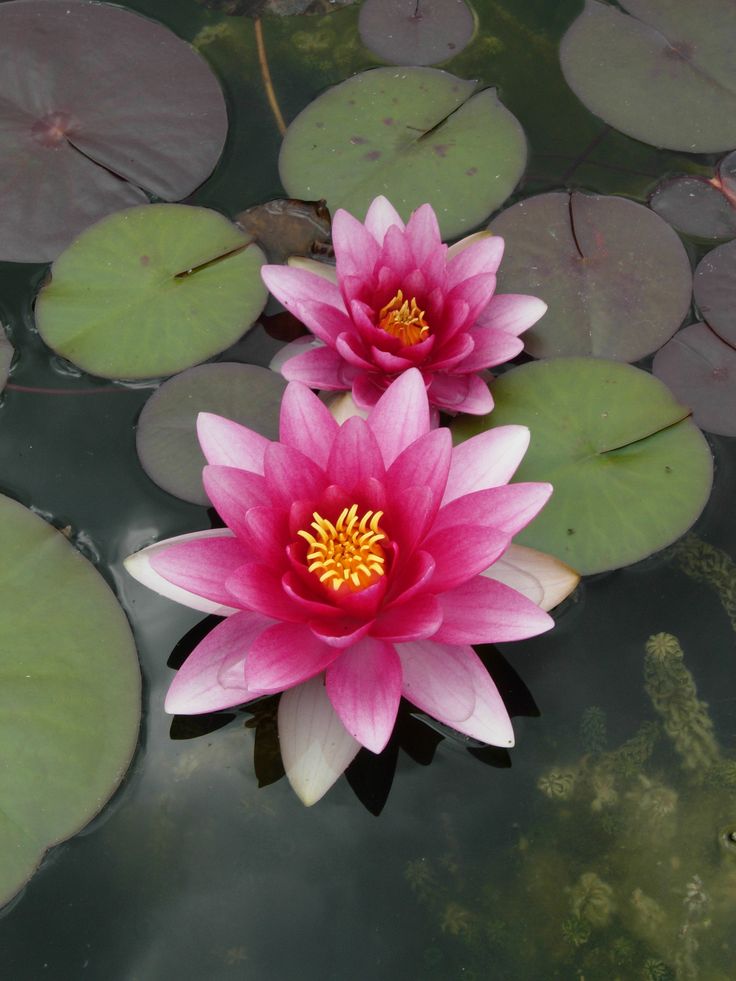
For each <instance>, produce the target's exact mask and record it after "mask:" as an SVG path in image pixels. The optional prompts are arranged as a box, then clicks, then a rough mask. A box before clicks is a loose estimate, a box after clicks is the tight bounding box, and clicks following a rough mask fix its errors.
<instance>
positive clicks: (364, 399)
mask: <svg viewBox="0 0 736 981" xmlns="http://www.w3.org/2000/svg"><path fill="white" fill-rule="evenodd" d="M332 242H333V245H334V249H335V259H336V263H337V264H336V268H335V269H333V268H332V267H330V266H327V265H325V264H324V263H318V262H315V261H313V260H309V259H294V260H292V261H291V262H290V264H289V266H264V267H263V268H262V270H261V273H262V275H263V278H264V280H265V282H266V285H267V286H268V288H269V290H270V291H271V292H272V293H273V295H274V296H275V297H276V298H277V299H278V300H280V301H281V303H283V304H284V306H285V307H286V308H287V310H289V311H291V313H293V314H294V316H295V317H297V318H298V319H299V320H301V321H302V323H304V324H305V325H306V326H307V327H308V328H309V329H310V331H311V332H312V334H313V335H314V339H311V338H310V339H308V340H305V339H304V338H300V339H299V340H297V341H294V342H293V343H292V344H290V345H288V347H287V348H285V349H284V351H283V352H280V354H279V355H278V358H277V365H275V366H278V367H279V369H280V370H281V372H282V374H283V375H284V376H285V377H286V378H288V379H289V380H291V381H301V382H304V384H305V385H309V386H310V388H319V389H323V390H326V391H340V390H344V389H352V392H353V397H354V399H355V401H356V403H357V404H358V405H359V406H361V407H363V408H367V407H369V406H372V405H375V403H376V401H377V399H378V398H379V397H380V395H381V393H382V392H383V391H385V389H386V387H387V386H388V385H389V384H390V383H391V382H392V381H393V380H394V379H395V378H396V377H397V376H398V375H400V374H401V373H402V372H404V371H407V370H408V369H409V368H412V367H416V368H418V369H419V370H420V371H421V373H422V377H423V378H424V383H425V385H426V386H427V392H428V395H429V401H430V404H431V405H432V406H433V407H435V408H436V409H441V410H443V411H446V412H452V413H456V412H468V413H473V414H476V415H480V414H484V413H486V412H489V411H490V410H491V409H492V408H493V400H492V398H491V395H490V393H489V391H488V386H487V384H486V383H485V381H484V380H483V379H482V378H480V377H479V375H478V372H480V371H482V370H484V369H486V368H489V367H491V366H493V365H498V364H502V363H503V362H505V361H508V360H510V359H511V358H513V357H515V356H516V355H517V354H518V353H519V352H520V351H521V350H522V349H523V346H524V345H523V343H522V342H521V341H520V340H519V334H521V333H522V332H523V331H525V330H526V329H527V328H528V327H531V326H532V324H534V323H536V321H537V320H539V318H540V317H541V316H542V314H543V313H544V312H545V310H546V309H547V306H546V304H545V303H544V302H543V301H542V300H539V299H537V297H534V296H520V295H514V294H501V295H495V289H496V270H497V269H498V267H499V264H500V262H501V257H502V255H503V247H504V245H503V239H501V238H499V237H498V236H494V235H491V234H490V232H479V233H476V234H475V235H470V236H469V237H468V238H465V239H463V240H462V241H461V242H458V243H457V244H456V245H453V246H452V247H450V248H448V247H447V246H446V245H443V243H442V240H441V238H440V230H439V227H438V225H437V218H436V216H435V213H434V211H433V210H432V208H431V206H430V205H428V204H424V205H422V206H421V207H420V208H418V209H417V210H416V211H415V212H414V213H413V214H412V216H411V217H410V219H409V221H408V223H407V224H406V226H405V225H404V222H403V221H402V220H401V218H400V217H399V215H398V213H397V212H396V210H395V209H394V208H393V207H392V206H391V205H390V204H389V202H388V201H387V200H386V198H384V197H378V198H376V199H375V200H374V201H373V203H372V204H371V206H370V207H369V209H368V213H367V215H366V218H365V224H361V222H359V221H358V220H357V219H356V218H354V217H353V216H352V215H350V214H348V212H347V211H343V210H339V211H337V212H336V213H335V217H334V220H333V223H332ZM315 339H316V340H315Z"/></svg>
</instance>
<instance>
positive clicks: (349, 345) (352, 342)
mask: <svg viewBox="0 0 736 981" xmlns="http://www.w3.org/2000/svg"><path fill="white" fill-rule="evenodd" d="M363 347H364V345H363V342H362V340H361V339H360V337H356V336H355V335H352V334H348V333H345V334H341V335H340V337H338V339H337V341H336V342H335V350H336V351H337V353H338V354H339V355H340V357H341V358H344V359H345V361H347V362H348V364H350V365H352V366H353V367H354V368H363V369H365V370H366V371H372V370H373V365H372V363H371V362H370V361H369V360H368V355H367V353H366V352H364V350H363Z"/></svg>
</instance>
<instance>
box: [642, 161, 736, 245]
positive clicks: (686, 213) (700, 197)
mask: <svg viewBox="0 0 736 981" xmlns="http://www.w3.org/2000/svg"><path fill="white" fill-rule="evenodd" d="M649 205H650V207H651V208H652V210H653V211H656V213H657V214H658V215H659V216H660V218H664V220H665V221H666V222H669V224H670V225H672V227H673V228H676V229H677V231H678V232H682V234H683V235H690V236H691V237H693V238H699V239H721V240H724V239H731V238H734V237H736V208H735V207H734V205H733V204H732V202H731V201H730V200H729V198H728V197H727V196H726V195H725V194H724V193H723V189H722V187H721V186H720V185H719V184H718V183H716V181H714V180H708V179H707V178H705V177H673V178H671V179H669V180H666V181H663V182H662V183H661V184H660V185H659V187H658V188H657V189H656V191H655V192H654V194H653V195H652V197H651V200H650V202H649Z"/></svg>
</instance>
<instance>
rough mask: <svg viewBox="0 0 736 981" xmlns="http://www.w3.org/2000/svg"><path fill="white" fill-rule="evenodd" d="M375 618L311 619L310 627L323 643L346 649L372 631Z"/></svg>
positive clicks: (336, 648)
mask: <svg viewBox="0 0 736 981" xmlns="http://www.w3.org/2000/svg"><path fill="white" fill-rule="evenodd" d="M372 626H373V620H372V619H371V620H367V621H361V620H356V619H355V618H353V617H333V618H330V619H324V618H322V619H320V620H311V621H310V623H309V628H310V630H311V631H312V633H313V634H314V635H315V637H317V638H318V639H319V640H321V641H323V643H325V644H328V645H329V646H330V647H333V648H334V649H335V650H338V649H339V650H345V648H346V647H350V646H352V645H353V644H357V642H358V641H359V640H362V639H363V637H365V636H366V634H367V633H368V632H369V631H370V629H371V627H372Z"/></svg>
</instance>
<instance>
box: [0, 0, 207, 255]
mask: <svg viewBox="0 0 736 981" xmlns="http://www.w3.org/2000/svg"><path fill="white" fill-rule="evenodd" d="M0 92H1V93H2V98H1V99H0V194H2V199H3V207H2V210H0V259H9V260H11V261H16V262H41V261H47V260H50V259H54V258H55V257H56V256H57V255H58V254H59V253H60V252H61V251H62V250H63V249H64V248H65V247H66V246H67V245H68V244H69V242H71V241H72V239H73V238H74V237H75V236H76V235H78V234H79V233H80V232H81V231H83V230H84V229H85V228H87V226H89V225H91V224H92V223H93V222H95V221H97V220H98V219H99V218H101V217H103V216H104V215H107V214H109V213H110V212H112V211H117V210H119V209H121V208H125V207H128V206H130V205H135V204H143V203H146V202H147V201H148V195H149V194H150V195H155V196H157V197H159V198H162V199H164V200H166V201H176V200H179V199H180V198H183V197H186V195H188V194H190V193H191V192H192V191H193V190H194V189H195V188H196V187H197V186H198V185H199V184H201V183H202V181H203V180H204V179H205V178H206V177H207V176H208V175H209V174H210V172H211V171H212V169H213V167H214V166H215V164H216V162H217V160H218V159H219V156H220V153H221V152H222V147H223V145H224V142H225V137H226V134H227V111H226V109H225V101H224V98H223V95H222V92H221V90H220V86H219V84H218V82H217V80H216V78H215V76H214V75H213V74H212V72H211V70H210V68H209V67H208V65H207V63H206V62H205V61H204V60H203V59H202V58H201V57H200V55H199V54H198V53H197V52H196V51H195V50H194V49H193V48H192V47H190V46H189V45H188V44H186V43H185V42H184V41H182V40H181V39H180V38H178V37H176V36H175V35H174V34H172V33H171V31H169V30H168V29H167V28H165V27H163V26H162V25H161V24H157V23H155V22H153V21H150V20H148V19H146V18H145V17H141V16H139V15H137V14H134V13H131V12H129V11H127V10H122V9H120V8H119V7H113V6H108V5H105V4H98V3H87V2H84V0H65V2H64V3H58V2H57V0H13V2H10V3H3V4H0Z"/></svg>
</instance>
